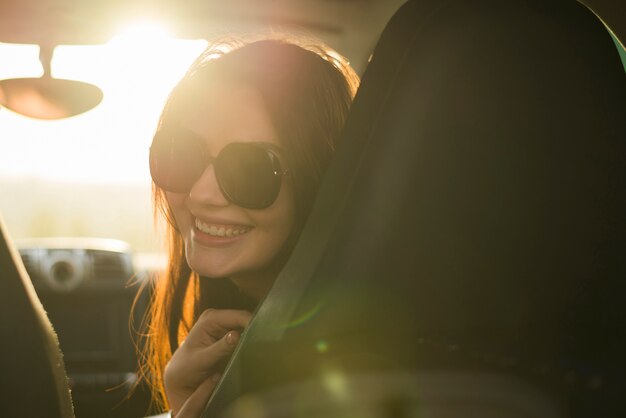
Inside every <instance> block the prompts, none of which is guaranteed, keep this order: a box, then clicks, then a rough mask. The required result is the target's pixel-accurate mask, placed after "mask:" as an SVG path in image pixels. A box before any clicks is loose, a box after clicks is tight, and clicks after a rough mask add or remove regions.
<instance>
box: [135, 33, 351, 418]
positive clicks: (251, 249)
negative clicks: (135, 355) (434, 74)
mask: <svg viewBox="0 0 626 418" xmlns="http://www.w3.org/2000/svg"><path fill="white" fill-rule="evenodd" d="M357 84H358V77H357V76H356V74H355V73H354V72H353V71H352V69H351V68H350V67H349V65H348V63H347V62H346V60H345V59H344V58H343V57H341V56H340V55H339V54H337V53H336V52H334V51H332V50H330V49H329V48H328V47H326V46H324V45H322V44H320V43H319V42H318V41H311V40H308V39H306V40H305V39H300V38H293V37H278V36H276V35H274V36H272V37H268V38H262V39H258V38H254V39H252V40H247V41H243V40H241V41H240V40H234V39H227V40H223V41H216V42H215V43H214V44H211V46H210V47H209V48H208V49H207V50H206V51H205V52H204V53H203V54H202V55H201V56H200V57H199V58H198V60H196V61H195V63H194V64H193V65H192V66H191V68H190V70H189V71H188V72H187V74H186V75H185V77H184V78H183V79H182V80H181V82H180V83H179V84H178V85H177V86H176V88H175V89H174V90H173V92H172V94H171V95H170V97H169V99H168V102H167V104H166V106H165V108H164V111H163V114H162V116H161V119H160V122H159V127H158V130H157V133H156V135H155V137H154V139H153V143H152V147H151V154H150V156H151V158H150V166H151V174H152V179H153V181H154V188H153V191H154V202H155V205H156V208H157V209H158V210H159V212H160V213H161V214H163V215H164V217H165V219H166V220H167V238H168V243H169V264H168V266H167V268H166V270H165V272H164V274H163V276H162V277H161V278H160V279H159V280H158V281H156V282H155V284H154V285H155V289H154V295H153V303H152V305H151V308H150V312H149V325H148V326H149V330H148V338H147V347H146V352H145V355H144V358H143V360H144V369H143V374H144V377H145V378H146V379H147V380H149V381H150V382H151V383H152V386H153V388H154V395H155V398H156V400H157V402H162V403H163V405H165V406H167V405H168V404H169V405H170V406H171V408H172V414H173V415H174V416H179V417H180V418H182V417H193V416H196V415H197V414H198V413H199V411H201V409H202V407H203V406H204V405H203V402H204V401H205V400H206V399H207V398H208V396H209V395H210V393H211V392H212V390H213V387H214V386H215V384H216V383H217V381H218V380H219V374H220V372H221V371H222V370H223V367H224V366H225V362H226V360H227V359H228V356H229V355H230V353H231V352H232V349H233V348H234V345H235V343H236V342H237V340H238V338H239V333H240V332H241V331H242V329H243V328H244V327H245V326H246V324H247V322H248V320H249V319H250V315H251V311H253V310H254V309H255V307H256V306H257V304H258V303H259V302H260V301H261V300H262V299H263V298H264V296H265V295H266V294H267V292H268V291H269V289H270V288H271V287H272V284H273V282H274V280H275V279H276V276H277V274H278V273H279V271H280V270H281V268H282V267H283V265H284V263H285V261H286V259H287V258H288V256H289V254H290V253H291V250H292V249H293V247H294V245H295V242H296V240H297V239H298V236H299V234H300V231H301V229H302V227H303V225H304V222H305V220H306V218H307V216H308V213H309V211H310V209H311V206H312V204H313V201H314V199H315V194H316V192H317V188H318V186H319V184H320V181H321V178H322V176H323V174H324V172H325V170H326V167H327V165H328V164H329V162H330V158H331V156H332V155H333V153H334V148H335V143H336V140H337V139H338V137H339V133H340V132H341V129H342V128H343V123H344V121H345V118H346V117H347V114H348V109H349V107H350V104H351V101H352V97H353V95H354V93H355V91H356V86H357ZM192 325H193V326H192ZM183 338H184V339H185V344H183V345H180V341H181V340H182V339H183ZM179 345H180V347H179ZM205 351H206V354H202V355H201V356H200V357H201V358H202V360H200V361H198V360H197V359H198V358H199V354H198V353H200V352H203V353H204V352H205ZM166 364H167V367H166Z"/></svg>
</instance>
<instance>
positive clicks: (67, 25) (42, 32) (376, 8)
mask: <svg viewBox="0 0 626 418" xmlns="http://www.w3.org/2000/svg"><path fill="white" fill-rule="evenodd" d="M404 2H405V0H263V1H260V0H228V1H226V0H152V1H147V0H0V42H5V43H27V44H39V45H41V44H46V43H48V44H52V45H67V44H100V43H104V42H107V41H108V40H109V39H111V38H112V37H113V36H114V35H115V34H116V32H117V31H119V29H120V27H121V26H123V25H124V24H125V23H131V22H133V21H137V20H140V19H144V20H145V19H149V20H152V21H157V22H162V23H163V24H164V25H166V26H167V27H168V29H169V32H170V33H171V34H172V35H173V36H176V37H180V38H210V37H214V36H217V35H220V34H224V33H232V32H235V33H246V32H258V31H263V30H280V31H289V32H297V33H303V34H308V35H312V36H315V37H318V38H321V39H323V40H324V41H326V42H327V43H328V44H330V45H331V46H333V47H334V48H335V49H337V50H338V51H339V52H340V53H342V54H343V55H345V56H346V57H348V59H349V60H350V61H351V62H352V64H353V65H354V66H355V68H357V70H362V68H363V67H364V66H365V64H366V62H367V59H368V58H369V55H370V54H371V51H372V50H373V48H374V45H375V43H376V41H377V39H378V37H379V35H380V33H381V32H382V30H383V28H384V26H385V24H386V23H387V21H388V20H389V18H390V17H391V16H392V15H393V13H394V12H395V11H396V10H397V9H398V8H399V7H400V6H401V5H402V4H403V3H404Z"/></svg>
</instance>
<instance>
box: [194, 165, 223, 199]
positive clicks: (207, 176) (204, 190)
mask: <svg viewBox="0 0 626 418" xmlns="http://www.w3.org/2000/svg"><path fill="white" fill-rule="evenodd" d="M189 200H190V201H191V202H192V203H195V204H201V205H210V206H227V205H228V204H229V203H230V202H229V201H228V199H226V197H224V194H223V193H222V189H220V185H219V183H218V182H217V177H216V176H215V168H214V166H213V164H210V165H209V166H208V167H207V168H206V169H205V170H204V171H203V172H202V174H201V175H200V177H198V179H197V180H196V182H195V183H194V184H193V186H192V187H191V190H190V191H189Z"/></svg>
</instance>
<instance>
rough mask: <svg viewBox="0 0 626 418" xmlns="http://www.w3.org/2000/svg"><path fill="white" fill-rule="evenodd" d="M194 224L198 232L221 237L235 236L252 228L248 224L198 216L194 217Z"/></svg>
mask: <svg viewBox="0 0 626 418" xmlns="http://www.w3.org/2000/svg"><path fill="white" fill-rule="evenodd" d="M195 225H196V229H197V230H198V231H199V232H201V233H204V234H207V235H210V236H212V237H221V238H236V237H239V236H241V235H243V234H246V233H248V232H249V231H250V230H251V229H252V227H251V226H249V225H240V224H232V223H226V224H225V223H222V222H212V221H202V220H200V219H198V218H196V222H195Z"/></svg>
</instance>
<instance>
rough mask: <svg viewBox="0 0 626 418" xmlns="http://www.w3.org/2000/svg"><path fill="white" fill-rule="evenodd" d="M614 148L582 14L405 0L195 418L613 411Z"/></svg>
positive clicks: (607, 64) (617, 342)
mask: <svg viewBox="0 0 626 418" xmlns="http://www.w3.org/2000/svg"><path fill="white" fill-rule="evenodd" d="M625 147H626V77H625V74H624V67H623V66H622V63H621V62H620V58H619V54H618V51H617V49H616V45H615V44H614V43H613V41H612V39H611V36H610V34H609V33H608V31H607V29H606V28H605V27H604V25H603V24H602V22H601V21H600V20H599V19H598V18H597V17H596V16H595V15H594V14H593V13H592V12H590V11H589V10H588V9H587V8H586V7H584V6H583V5H581V4H579V3H577V2H575V1H566V0H562V1H559V0H554V1H543V0H479V1H471V2H468V1H465V0H423V1H409V2H408V3H407V4H405V5H404V6H403V7H402V8H401V9H400V10H399V11H398V12H397V13H396V15H395V16H394V17H393V18H392V19H391V21H390V22H389V24H388V25H387V27H386V29H385V31H384V32H383V34H382V37H381V39H380V41H379V43H378V45H377V47H376V49H375V51H374V53H373V56H372V59H371V62H370V64H369V66H368V68H367V69H366V72H365V74H364V76H363V80H362V85H361V88H360V90H359V92H358V94H357V97H356V99H355V102H354V105H353V108H352V111H351V115H350V117H349V120H348V122H347V126H346V129H345V132H344V135H343V138H342V142H341V144H340V146H339V148H338V150H337V154H336V158H335V160H334V161H333V164H332V165H331V167H330V170H329V172H328V173H327V176H326V177H325V181H324V183H323V185H322V188H321V191H320V193H319V196H318V199H317V202H316V205H315V207H314V209H313V212H312V214H311V216H310V218H309V221H308V224H307V225H306V227H305V230H304V232H303V234H302V236H301V239H300V241H299V243H298V245H297V247H296V249H295V251H294V253H293V254H292V256H291V258H290V260H289V262H288V263H287V265H286V267H285V268H284V269H283V271H282V272H281V274H280V275H279V277H278V279H277V281H276V283H275V285H274V287H273V288H272V290H271V291H270V293H269V295H268V296H267V298H266V300H265V301H264V303H263V304H262V305H261V306H260V308H259V310H258V312H257V315H256V316H255V318H254V320H253V321H252V323H251V324H250V326H249V328H248V330H247V332H246V333H245V335H244V336H243V339H242V343H241V345H240V347H239V349H238V351H237V352H236V353H235V355H234V356H233V359H232V360H231V363H230V365H229V367H228V369H227V370H226V373H225V375H224V378H223V380H222V382H221V384H220V385H219V387H218V388H217V390H216V391H215V392H214V394H213V397H212V399H211V401H210V402H209V404H208V407H207V410H206V411H205V415H204V416H205V417H209V416H210V417H215V416H219V414H223V416H225V417H235V416H255V415H254V413H263V414H265V415H259V416H272V417H281V416H285V417H287V416H300V417H317V416H325V417H335V416H337V417H339V416H374V417H383V416H385V417H387V416H389V417H391V416H393V417H413V416H420V417H427V418H442V417H478V416H480V417H522V416H523V417H531V416H532V417H556V416H559V417H561V416H569V417H598V416H602V417H613V416H622V414H623V405H622V401H623V399H624V388H625V387H626V386H625V378H626V356H625V355H624V353H626V310H625V308H624V301H623V299H624V295H625V294H626V292H625V291H626V280H625V278H626V257H625V256H624V254H626V251H625V250H626V247H625V243H626V222H625V218H626V217H625V214H626V193H624V191H625V190H626V161H625V159H626V158H625V157H626V153H625V151H626V150H625ZM381 394H382V395H381ZM470 404H471V408H469V407H468V405H470ZM364 405H365V406H366V411H365V412H364V413H363V414H362V415H361V414H359V413H357V412H363V411H362V408H363V406H364ZM259 411H260V412H259Z"/></svg>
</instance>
